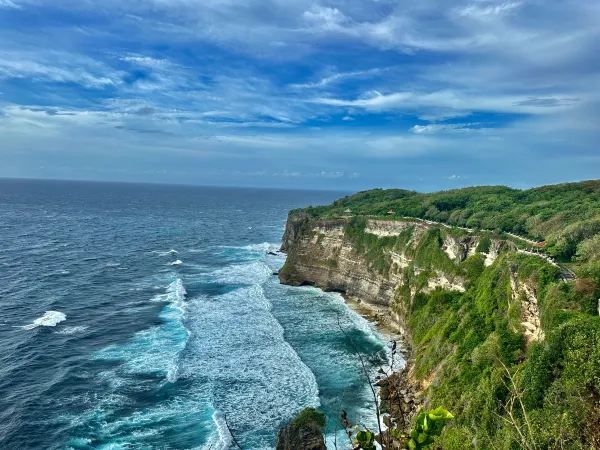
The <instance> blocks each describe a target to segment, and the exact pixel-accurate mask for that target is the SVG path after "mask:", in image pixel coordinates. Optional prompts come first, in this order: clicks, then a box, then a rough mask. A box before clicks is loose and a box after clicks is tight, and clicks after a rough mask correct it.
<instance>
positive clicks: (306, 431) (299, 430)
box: [277, 423, 327, 450]
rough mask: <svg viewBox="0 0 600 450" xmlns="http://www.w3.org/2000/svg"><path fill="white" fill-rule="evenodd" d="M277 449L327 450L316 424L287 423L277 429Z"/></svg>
mask: <svg viewBox="0 0 600 450" xmlns="http://www.w3.org/2000/svg"><path fill="white" fill-rule="evenodd" d="M277 450H327V447H326V446H325V440H324V438H323V433H321V429H320V428H319V426H318V425H316V424H312V423H310V424H304V425H302V426H296V425H294V424H289V425H288V426H286V427H283V428H282V429H281V430H279V435H278V436H277Z"/></svg>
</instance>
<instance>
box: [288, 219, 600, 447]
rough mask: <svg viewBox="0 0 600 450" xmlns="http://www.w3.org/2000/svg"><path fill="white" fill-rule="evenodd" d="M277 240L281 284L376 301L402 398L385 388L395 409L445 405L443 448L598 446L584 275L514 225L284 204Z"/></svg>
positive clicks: (598, 399) (591, 292)
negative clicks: (401, 346)
mask: <svg viewBox="0 0 600 450" xmlns="http://www.w3.org/2000/svg"><path fill="white" fill-rule="evenodd" d="M282 250H283V251H284V252H286V253H287V260H286V262H285V265H284V266H283V267H282V269H281V271H280V273H279V278H280V280H281V282H282V283H285V284H290V285H297V286H299V285H313V286H317V287H319V288H322V289H324V290H326V291H336V292H340V293H342V294H343V295H344V296H345V297H346V298H348V299H352V300H355V301H358V302H363V303H365V304H369V305H374V306H377V307H379V308H382V309H383V311H384V312H385V314H384V315H385V320H387V321H388V322H389V323H390V324H392V325H394V326H395V327H396V328H397V329H398V330H399V331H400V332H401V333H402V335H403V336H404V340H405V352H406V355H405V357H406V359H407V361H409V368H408V370H407V371H405V372H404V373H403V374H402V375H401V378H402V381H401V382H400V383H401V385H402V389H401V390H402V393H403V394H404V395H403V396H402V397H395V396H390V395H389V386H387V387H388V389H387V390H386V389H382V391H381V397H385V398H384V400H385V401H384V402H383V405H382V407H383V409H384V410H386V411H388V412H390V413H391V415H392V418H391V420H393V421H396V423H399V421H400V420H401V419H407V421H408V424H410V420H411V418H412V417H413V416H414V413H415V411H417V410H418V409H419V408H435V407H437V406H444V407H445V408H447V409H448V410H450V411H451V412H453V414H454V416H455V419H454V420H453V421H452V423H451V424H450V425H449V426H448V427H447V428H446V429H445V431H444V433H443V434H442V436H441V437H440V438H439V439H438V444H439V446H440V448H444V449H465V448H497V449H514V448H531V449H537V448H540V449H542V448H570V449H584V448H585V449H589V448H600V319H599V318H598V317H597V314H596V306H597V298H596V296H597V293H598V289H597V286H596V285H595V284H594V282H593V280H592V281H590V280H587V279H581V280H580V279H572V278H569V279H565V277H563V276H561V268H560V267H558V266H557V265H555V264H552V262H551V261H548V260H545V259H544V258H540V257H539V255H534V254H528V253H526V252H523V251H519V248H518V246H517V244H516V243H515V241H514V239H511V238H510V236H503V235H501V234H496V233H493V232H488V231H477V230H471V229H466V228H459V227H450V226H447V225H443V224H439V223H434V222H426V221H422V220H413V219H409V218H394V219H386V218H385V217H380V218H374V217H369V216H355V217H343V216H340V217H319V216H315V215H311V214H310V210H297V211H293V212H292V213H290V215H289V217H288V221H287V225H286V229H285V234H284V236H283V244H282ZM395 376H396V377H398V375H395ZM384 386H385V383H384ZM385 403H387V405H386V404H385ZM398 403H404V406H403V405H399V404H398ZM399 415H403V416H404V417H398V416H399ZM394 416H395V417H394Z"/></svg>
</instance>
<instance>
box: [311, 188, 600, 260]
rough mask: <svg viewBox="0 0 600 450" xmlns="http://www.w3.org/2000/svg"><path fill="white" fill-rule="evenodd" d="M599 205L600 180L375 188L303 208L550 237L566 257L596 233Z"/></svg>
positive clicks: (552, 249)
mask: <svg viewBox="0 0 600 450" xmlns="http://www.w3.org/2000/svg"><path fill="white" fill-rule="evenodd" d="M598 205H600V180H594V181H584V182H579V183H566V184H558V185H551V186H542V187H539V188H534V189H528V190H518V189H511V188H508V187H504V186H480V187H470V188H463V189H454V190H450V191H442V192H434V193H428V194H424V193H419V192H414V191H407V190H401V189H386V190H383V189H373V190H370V191H364V192H359V193H357V194H354V195H351V196H348V197H344V198H342V199H339V200H336V201H335V202H334V203H333V204H331V205H329V206H322V207H316V208H307V209H305V211H306V212H307V213H308V214H310V215H312V216H314V217H339V216H343V215H346V214H347V212H346V211H347V210H348V209H349V210H350V212H351V214H353V215H359V216H360V215H373V216H381V217H387V218H398V217H401V216H410V217H419V218H423V219H429V220H435V221H439V222H444V223H448V224H451V225H458V226H463V227H470V228H476V229H480V230H495V231H504V232H512V233H516V234H519V235H524V236H529V237H531V238H533V239H539V240H546V241H548V245H547V248H548V251H549V252H550V254H552V255H553V256H555V257H557V258H560V259H562V260H565V261H567V260H571V259H572V258H573V257H574V256H575V255H576V252H577V246H578V244H579V243H580V242H582V241H584V240H586V239H588V238H590V237H592V236H593V235H595V234H597V233H598V232H600V214H599V211H598ZM390 212H391V214H390ZM480 251H484V250H483V249H481V250H480Z"/></svg>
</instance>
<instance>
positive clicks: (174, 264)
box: [169, 259, 183, 266]
mask: <svg viewBox="0 0 600 450" xmlns="http://www.w3.org/2000/svg"><path fill="white" fill-rule="evenodd" d="M182 264H183V261H182V260H180V259H177V260H175V261H173V262H172V263H169V265H170V266H180V265H182Z"/></svg>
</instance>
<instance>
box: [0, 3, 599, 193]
mask: <svg viewBox="0 0 600 450" xmlns="http://www.w3.org/2000/svg"><path fill="white" fill-rule="evenodd" d="M599 42H600V2H597V1H581V0H561V1H550V0H548V1H535V0H500V1H491V0H457V1H447V0H421V1H417V2H399V1H388V0H348V1H303V0H262V1H253V0H246V1H238V2H234V1H231V0H221V1H215V0H136V1H133V0H132V1H128V0H120V1H114V0H103V1H91V0H74V1H63V0H54V1H52V2H49V1H46V0H0V160H1V161H2V164H0V176H4V177H34V178H62V179H91V180H121V181H151V182H167V183H186V184H188V183H189V184H216V185H236V186H274V187H295V188H334V189H341V190H356V189H363V188H369V187H376V186H378V187H404V188H413V189H418V190H434V189H446V188H452V187H457V186H464V185H474V184H509V185H512V186H517V187H525V186H532V185H538V184H544V183H554V182H561V181H570V180H580V179H590V178H598V175H599V174H600V149H599V145H598V143H599V142H600V117H599V113H600V57H599V56H598V54H599V50H600V45H599V44H598V43H599Z"/></svg>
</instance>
